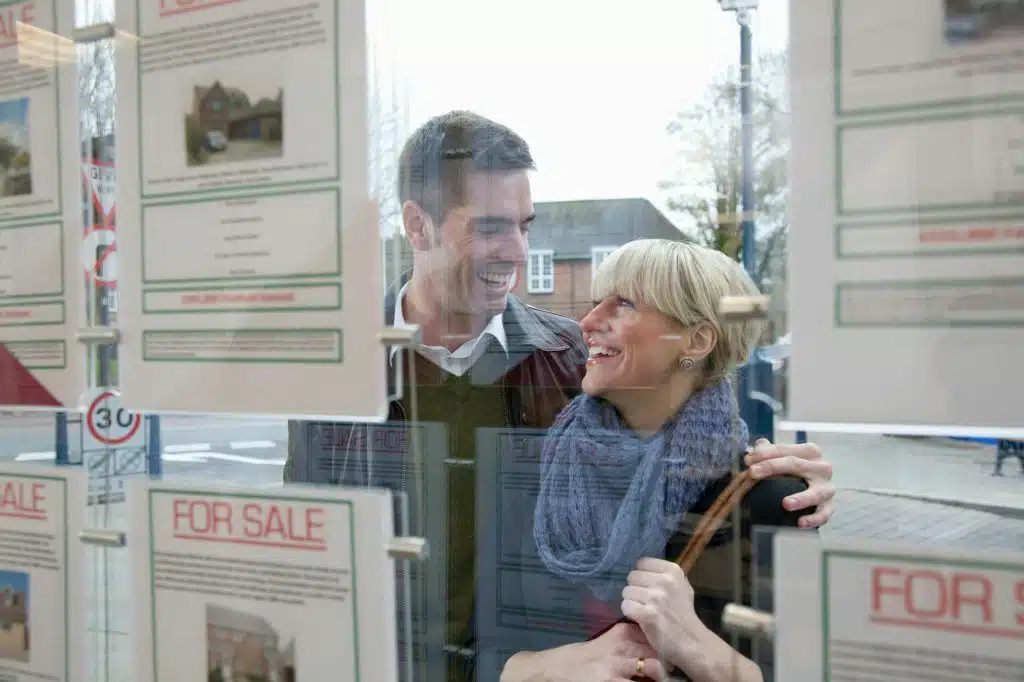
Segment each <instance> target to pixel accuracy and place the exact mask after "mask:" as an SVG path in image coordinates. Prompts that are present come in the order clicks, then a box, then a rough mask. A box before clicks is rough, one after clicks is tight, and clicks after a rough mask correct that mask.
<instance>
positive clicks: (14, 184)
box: [0, 97, 32, 199]
mask: <svg viewBox="0 0 1024 682" xmlns="http://www.w3.org/2000/svg"><path fill="white" fill-rule="evenodd" d="M31 193H32V152H31V149H30V148H29V131H28V97H19V98H18V99H9V100H4V101H0V199H3V198H4V197H17V196H23V195H26V194H31Z"/></svg>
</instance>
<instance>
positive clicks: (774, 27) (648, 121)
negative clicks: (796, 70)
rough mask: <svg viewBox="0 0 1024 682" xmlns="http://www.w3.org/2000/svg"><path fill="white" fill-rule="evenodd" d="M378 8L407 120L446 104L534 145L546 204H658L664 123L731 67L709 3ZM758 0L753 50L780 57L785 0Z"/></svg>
mask: <svg viewBox="0 0 1024 682" xmlns="http://www.w3.org/2000/svg"><path fill="white" fill-rule="evenodd" d="M386 1H387V2H390V3H393V4H396V5H401V7H402V8H403V11H402V12H397V13H395V14H397V15H398V16H402V17H404V18H403V20H402V21H401V22H400V24H399V25H398V26H397V27H395V26H393V25H390V24H389V27H390V28H392V29H394V33H395V36H396V43H395V44H393V45H383V46H382V47H381V48H380V49H381V51H385V50H389V49H390V50H392V51H393V52H394V53H395V54H397V62H398V65H399V66H398V68H397V69H396V70H397V71H399V72H401V73H402V75H404V76H405V78H406V82H407V84H408V100H409V123H410V125H411V126H412V127H415V126H416V125H418V124H419V123H421V122H422V121H424V120H425V119H426V118H428V117H429V116H432V115H434V114H437V113H440V112H443V111H446V110H449V109H454V108H469V109H473V110H476V111H478V112H480V113H482V114H485V115H488V116H492V117H495V118H497V119H498V120H500V121H501V122H503V123H506V124H508V125H510V126H511V127H513V128H514V129H515V130H516V131H518V132H519V133H520V134H522V135H523V136H524V137H525V138H526V139H527V141H528V142H529V143H530V145H531V147H532V148H533V151H534V154H535V156H536V158H537V162H538V166H539V169H538V173H537V174H536V177H535V181H534V198H535V199H537V200H542V201H543V200H562V199H584V198H594V197H617V196H648V197H651V198H654V197H655V196H656V194H657V183H658V181H659V180H661V179H663V178H665V177H666V176H667V175H668V173H667V164H669V163H670V161H671V158H670V155H669V151H668V149H667V147H668V145H666V135H665V125H666V124H667V123H668V121H669V120H670V119H671V118H672V117H673V115H674V114H675V113H676V112H677V111H678V110H679V109H680V107H681V106H682V105H683V104H684V103H685V102H686V100H687V99H695V98H697V97H699V96H700V95H701V93H702V92H703V91H704V89H705V87H706V85H707V84H708V82H709V81H710V80H711V79H712V78H713V77H714V76H715V75H716V74H717V73H720V72H721V71H723V70H724V69H726V68H728V67H729V66H730V65H735V64H738V61H739V28H738V26H737V23H736V18H735V15H733V14H727V13H725V12H723V11H722V10H721V9H720V7H719V4H718V2H717V1H716V0H632V1H630V2H614V3H613V2H607V3H597V2H594V1H593V0H518V1H517V2H507V1H502V2H497V0H429V1H425V0H386ZM761 4H762V7H761V9H759V10H758V12H757V14H756V15H755V23H754V35H755V42H756V47H755V49H756V50H759V51H760V50H765V49H783V48H784V47H785V45H786V41H787V37H788V26H787V24H788V13H787V10H788V4H789V3H788V1H787V0H761ZM406 8H408V9H406ZM392 16H394V14H393V15H392Z"/></svg>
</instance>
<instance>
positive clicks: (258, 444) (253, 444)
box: [229, 440, 277, 450]
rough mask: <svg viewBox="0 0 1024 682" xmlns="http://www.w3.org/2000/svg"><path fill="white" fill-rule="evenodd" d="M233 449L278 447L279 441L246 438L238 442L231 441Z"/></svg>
mask: <svg viewBox="0 0 1024 682" xmlns="http://www.w3.org/2000/svg"><path fill="white" fill-rule="evenodd" d="M229 446H230V447H231V449H232V450H265V449H267V448H276V447H277V443H275V442H274V441H272V440H244V441H241V442H238V443H230V444H229Z"/></svg>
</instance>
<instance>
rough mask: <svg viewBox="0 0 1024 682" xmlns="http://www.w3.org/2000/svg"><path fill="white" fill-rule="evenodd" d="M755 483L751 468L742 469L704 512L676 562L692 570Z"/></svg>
mask: <svg viewBox="0 0 1024 682" xmlns="http://www.w3.org/2000/svg"><path fill="white" fill-rule="evenodd" d="M755 483H757V481H755V480H754V477H753V476H752V475H751V474H750V471H749V470H744V471H741V472H740V473H739V474H737V475H736V476H733V479H732V480H731V481H729V485H728V486H727V487H726V489H725V490H723V491H722V493H721V494H720V495H719V496H718V497H717V498H716V499H715V501H714V503H713V504H712V505H711V507H710V508H709V509H708V510H707V511H706V512H705V513H704V514H703V516H702V518H701V520H700V523H698V524H697V529H696V530H695V531H694V532H693V535H691V536H690V540H689V541H688V542H687V543H686V547H685V548H684V549H683V552H682V554H680V555H679V558H678V559H676V563H677V564H679V566H680V567H681V568H682V569H683V571H684V572H686V573H689V572H690V569H692V568H693V565H694V564H695V563H697V558H698V557H699V556H700V553H701V552H703V551H704V548H705V547H707V546H708V543H709V542H711V538H712V537H713V536H714V534H715V532H716V531H717V530H718V529H719V528H721V527H722V524H723V523H724V522H725V519H726V517H728V516H729V514H730V513H731V512H732V510H733V508H734V507H735V506H736V505H737V504H739V503H740V502H741V501H742V500H743V496H744V495H746V494H747V493H748V492H749V491H750V489H751V488H753V487H754V484H755Z"/></svg>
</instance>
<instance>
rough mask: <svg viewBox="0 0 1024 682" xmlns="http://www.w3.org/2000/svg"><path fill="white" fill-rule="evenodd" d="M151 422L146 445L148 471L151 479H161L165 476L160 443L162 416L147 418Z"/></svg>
mask: <svg viewBox="0 0 1024 682" xmlns="http://www.w3.org/2000/svg"><path fill="white" fill-rule="evenodd" d="M146 421H148V422H149V433H148V435H149V438H148V442H147V443H146V449H147V450H148V453H147V454H148V456H147V459H148V460H149V461H148V462H147V469H148V473H149V475H150V477H151V478H161V477H162V476H163V474H164V460H163V444H162V443H161V442H160V416H159V415H155V414H154V415H150V416H148V417H146Z"/></svg>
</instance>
